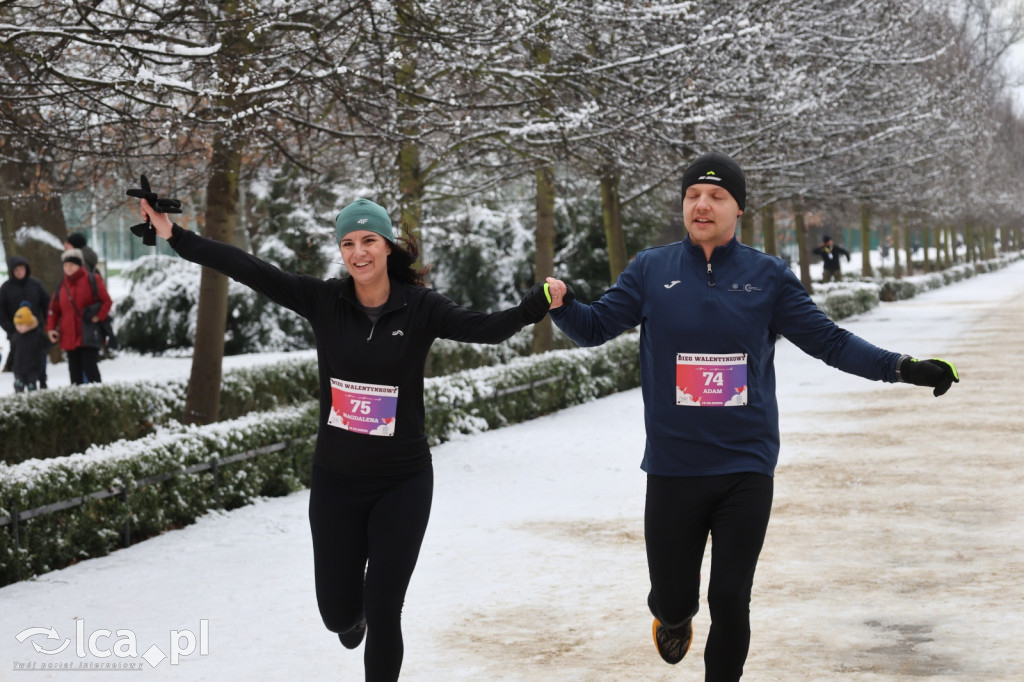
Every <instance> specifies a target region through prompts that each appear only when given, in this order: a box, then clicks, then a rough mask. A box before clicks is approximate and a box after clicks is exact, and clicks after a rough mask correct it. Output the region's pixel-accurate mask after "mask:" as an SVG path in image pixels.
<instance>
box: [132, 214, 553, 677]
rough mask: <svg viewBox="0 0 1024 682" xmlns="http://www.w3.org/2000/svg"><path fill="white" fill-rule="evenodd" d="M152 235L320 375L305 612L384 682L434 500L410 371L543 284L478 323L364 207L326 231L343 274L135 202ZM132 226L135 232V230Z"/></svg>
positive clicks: (506, 323)
mask: <svg viewBox="0 0 1024 682" xmlns="http://www.w3.org/2000/svg"><path fill="white" fill-rule="evenodd" d="M141 205H142V210H143V215H144V216H145V217H146V219H147V222H150V223H152V226H153V227H154V228H155V229H156V234H157V235H158V236H159V237H161V238H163V239H166V240H167V243H168V244H169V245H170V246H171V248H173V249H174V250H175V251H176V252H177V253H178V255H180V256H182V257H183V258H185V259H187V260H190V261H192V262H194V263H198V264H200V265H204V266H206V267H210V268H213V269H215V270H217V271H219V272H222V273H224V274H225V275H227V276H228V277H231V278H232V279H234V280H236V281H238V282H241V283H242V284H245V285H246V286H249V287H251V288H252V289H254V290H255V291H257V292H259V293H261V294H263V295H265V296H267V297H268V298H270V299H271V300H272V301H274V302H276V303H278V304H279V305H282V306H284V307H286V308H288V309H290V310H293V311H295V312H296V313H298V314H299V315H302V316H303V317H305V318H306V319H307V320H309V322H310V324H311V325H312V327H313V332H314V335H315V337H316V346H317V361H318V364H319V368H320V426H319V431H318V434H317V443H316V452H315V454H314V458H313V480H312V484H311V486H310V496H309V525H310V529H311V531H312V535H313V562H314V573H315V579H316V595H317V603H318V604H319V607H320V615H321V616H322V618H323V621H324V624H325V625H326V626H327V629H328V630H330V631H332V632H336V633H338V637H339V639H340V640H341V643H342V644H343V645H344V646H345V647H347V648H349V649H354V648H355V647H357V646H359V644H360V643H361V642H362V640H363V636H364V634H365V635H366V650H365V653H364V657H363V660H364V665H365V668H366V680H368V681H373V682H384V681H392V680H397V679H398V675H399V672H400V670H401V667H402V657H403V654H404V644H403V640H402V627H401V615H402V606H403V603H404V601H405V594H406V590H407V588H408V586H409V580H410V579H411V577H412V572H413V568H414V567H415V565H416V560H417V558H418V556H419V551H420V545H421V543H422V541H423V534H424V533H425V531H426V528H427V519H428V517H429V515H430V507H431V500H432V497H433V485H434V483H433V481H434V474H433V465H432V463H431V455H430V449H429V447H428V445H427V436H426V432H425V427H424V405H423V371H424V363H425V362H426V359H427V353H428V351H429V350H430V346H431V344H432V343H433V342H434V340H435V339H438V338H445V339H453V340H456V341H469V342H475V343H498V342H500V341H503V340H505V339H507V338H509V337H511V336H512V335H513V334H514V333H515V332H517V331H519V330H520V329H522V328H523V327H524V326H526V325H528V324H533V323H536V322H539V321H540V320H541V319H543V318H544V316H545V315H546V314H547V311H548V305H549V301H548V300H547V297H546V289H547V287H546V286H545V285H542V284H536V285H534V286H533V287H532V288H531V289H530V290H528V291H527V292H526V295H525V296H524V297H523V299H522V302H521V303H520V304H519V305H518V306H517V307H514V308H509V309H508V310H503V311H501V312H497V313H492V314H485V313H480V312H475V311H472V310H467V309H465V308H462V307H459V306H458V305H456V304H455V303H454V302H453V301H452V300H450V299H449V298H447V297H445V296H443V295H441V294H439V293H438V292H436V291H434V290H432V289H430V288H428V287H427V286H426V283H425V272H421V271H418V270H416V269H414V267H413V264H414V263H415V261H416V257H417V254H418V246H417V245H416V243H415V241H414V240H412V239H400V238H397V237H396V235H395V230H394V228H393V226H392V224H391V217H390V216H389V215H388V213H387V211H386V210H384V208H383V207H381V206H379V205H377V204H375V203H374V202H372V201H369V200H366V199H358V200H356V201H354V202H353V203H351V204H349V205H348V206H346V207H345V208H344V209H343V210H342V211H341V212H340V213H339V214H338V217H337V219H336V221H335V224H334V232H335V236H336V237H337V240H338V248H339V250H340V253H341V257H342V260H343V261H344V263H345V268H346V269H347V271H348V275H347V276H346V277H344V278H343V279H329V280H326V281H324V280H320V279H316V278H314V277H309V276H304V275H295V274H291V273H287V272H282V271H281V270H279V269H277V268H276V267H274V266H272V265H269V264H267V263H265V262H263V261H262V260H260V259H258V258H256V257H255V256H253V255H251V254H249V253H247V252H245V251H243V250H241V249H238V248H236V247H234V246H230V245H227V244H223V243H221V242H218V241H214V240H211V239H206V238H203V237H200V236H199V235H197V234H195V233H194V232H190V231H188V230H185V229H183V228H181V227H180V226H178V225H172V224H171V221H170V219H169V218H168V217H167V216H166V215H165V214H163V213H159V212H157V211H154V210H153V209H152V208H151V207H150V204H149V202H148V201H146V200H145V199H142V201H141ZM137 227H138V226H137Z"/></svg>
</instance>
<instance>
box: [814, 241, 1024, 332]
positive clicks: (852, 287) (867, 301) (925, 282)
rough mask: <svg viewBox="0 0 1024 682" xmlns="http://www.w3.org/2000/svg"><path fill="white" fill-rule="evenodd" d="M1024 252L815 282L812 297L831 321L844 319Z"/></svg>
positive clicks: (960, 278) (992, 267)
mask: <svg viewBox="0 0 1024 682" xmlns="http://www.w3.org/2000/svg"><path fill="white" fill-rule="evenodd" d="M1021 258H1024V254H1021V253H1010V254H1006V255H1004V256H1003V257H1001V258H997V259H994V260H988V261H978V262H977V263H964V264H962V265H954V266H952V267H949V268H946V269H944V270H940V271H938V272H932V273H929V274H925V275H913V276H910V277H904V278H902V279H893V278H883V279H868V280H864V279H849V280H847V281H844V282H832V283H829V284H816V285H815V286H814V295H813V296H811V298H812V299H813V300H814V302H815V304H817V306H818V307H819V308H821V310H822V311H824V313H825V314H826V315H828V316H829V317H830V318H831V319H832V320H841V319H842V318H844V317H850V316H851V315H856V314H858V313H863V312H866V311H868V310H871V309H872V308H874V307H875V306H877V305H878V304H879V302H880V301H886V302H891V301H902V300H905V299H908V298H913V297H914V296H917V295H918V294H921V293H924V292H926V291H931V290H932V289H938V288H940V287H944V286H947V285H949V284H953V283H955V282H960V281H963V280H965V279H968V278H970V277H974V276H975V275H978V274H982V273H986V272H994V271H996V270H999V269H1000V268H1004V267H1006V266H1007V265H1009V264H1011V263H1014V262H1016V261H1018V260H1020V259H1021Z"/></svg>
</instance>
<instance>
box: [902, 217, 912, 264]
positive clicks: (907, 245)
mask: <svg viewBox="0 0 1024 682" xmlns="http://www.w3.org/2000/svg"><path fill="white" fill-rule="evenodd" d="M903 254H904V255H905V256H906V260H907V267H906V271H905V272H906V275H907V276H908V277H909V276H910V275H913V274H914V236H913V231H912V230H911V229H910V226H909V225H907V224H905V223H904V225H903Z"/></svg>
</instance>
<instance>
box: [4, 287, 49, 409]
mask: <svg viewBox="0 0 1024 682" xmlns="http://www.w3.org/2000/svg"><path fill="white" fill-rule="evenodd" d="M14 327H15V329H16V330H17V333H16V334H15V335H14V337H13V338H12V339H11V349H12V354H13V355H14V366H13V367H12V368H11V371H13V372H14V392H15V393H23V392H25V391H35V390H38V389H39V368H40V367H42V366H44V364H43V363H45V361H46V349H47V348H49V347H50V342H49V340H48V339H47V338H46V334H45V333H44V332H43V328H42V327H41V326H40V325H39V320H38V319H37V318H36V316H35V315H34V314H33V313H32V307H31V306H30V305H29V302H28V301H24V302H23V304H22V306H21V307H20V308H18V311H17V312H16V313H14ZM15 349H16V352H15Z"/></svg>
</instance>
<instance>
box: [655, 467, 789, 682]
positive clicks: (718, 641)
mask: <svg viewBox="0 0 1024 682" xmlns="http://www.w3.org/2000/svg"><path fill="white" fill-rule="evenodd" d="M773 485H774V482H773V480H772V478H771V477H770V476H765V475H763V474H755V473H740V474H729V475H725V476H707V477H675V476H653V475H648V476H647V507H646V511H645V514H644V535H645V539H646V543H647V566H648V569H649V570H650V574H651V592H650V595H649V596H648V598H647V602H648V605H649V606H650V609H651V613H653V614H654V617H655V618H657V619H658V620H659V621H661V622H662V623H664V624H665V625H666V626H668V627H670V628H673V627H678V626H681V625H683V624H685V623H686V621H687V620H688V619H690V618H692V617H693V616H694V615H695V614H696V613H697V610H698V607H699V602H700V570H701V562H702V561H703V558H704V547H705V545H706V544H707V539H708V534H709V533H710V534H711V578H710V582H709V583H708V608H709V610H710V614H711V631H710V633H709V634H708V640H707V644H706V645H705V647H704V675H705V677H704V679H705V682H733V681H734V680H738V679H740V676H741V675H742V674H743V663H744V662H745V661H746V659H747V651H748V649H749V648H750V593H751V589H752V588H753V585H754V569H755V567H756V566H757V557H758V555H760V553H761V547H762V546H763V545H764V537H765V532H766V531H767V529H768V517H769V516H770V515H771V508H772V491H773Z"/></svg>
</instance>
